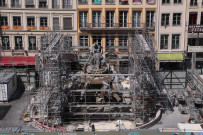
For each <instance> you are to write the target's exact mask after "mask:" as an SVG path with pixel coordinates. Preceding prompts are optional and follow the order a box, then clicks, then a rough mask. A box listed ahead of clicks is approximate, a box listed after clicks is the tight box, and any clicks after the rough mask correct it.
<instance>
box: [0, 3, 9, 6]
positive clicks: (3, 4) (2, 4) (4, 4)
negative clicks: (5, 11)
mask: <svg viewBox="0 0 203 135" xmlns="http://www.w3.org/2000/svg"><path fill="white" fill-rule="evenodd" d="M7 6H8V5H7V4H6V3H1V4H0V7H7Z"/></svg>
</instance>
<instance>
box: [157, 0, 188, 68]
mask: <svg viewBox="0 0 203 135" xmlns="http://www.w3.org/2000/svg"><path fill="white" fill-rule="evenodd" d="M186 3H187V2H186V1H185V0H159V1H158V8H157V12H158V15H157V22H158V23H157V37H156V39H157V50H158V54H157V55H158V62H157V65H158V69H160V70H183V69H184V68H185V64H184V62H185V61H184V52H185V43H184V39H185V26H186V23H185V20H186V18H185V16H186Z"/></svg>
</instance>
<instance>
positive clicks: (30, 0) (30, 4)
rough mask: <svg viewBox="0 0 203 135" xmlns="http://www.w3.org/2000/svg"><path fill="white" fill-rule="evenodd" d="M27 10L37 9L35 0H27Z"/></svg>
mask: <svg viewBox="0 0 203 135" xmlns="http://www.w3.org/2000/svg"><path fill="white" fill-rule="evenodd" d="M25 6H26V8H33V7H35V5H34V0H26V5H25Z"/></svg>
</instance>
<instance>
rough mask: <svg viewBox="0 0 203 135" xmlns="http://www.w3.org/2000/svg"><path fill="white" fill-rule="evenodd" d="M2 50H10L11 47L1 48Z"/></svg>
mask: <svg viewBox="0 0 203 135" xmlns="http://www.w3.org/2000/svg"><path fill="white" fill-rule="evenodd" d="M2 49H3V50H10V49H11V47H10V46H2Z"/></svg>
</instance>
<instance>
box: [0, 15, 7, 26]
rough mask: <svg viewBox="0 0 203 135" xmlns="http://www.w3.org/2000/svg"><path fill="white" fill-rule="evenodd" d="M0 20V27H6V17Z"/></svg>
mask: <svg viewBox="0 0 203 135" xmlns="http://www.w3.org/2000/svg"><path fill="white" fill-rule="evenodd" d="M0 18H1V20H0V21H1V22H0V26H8V18H7V16H0Z"/></svg>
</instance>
